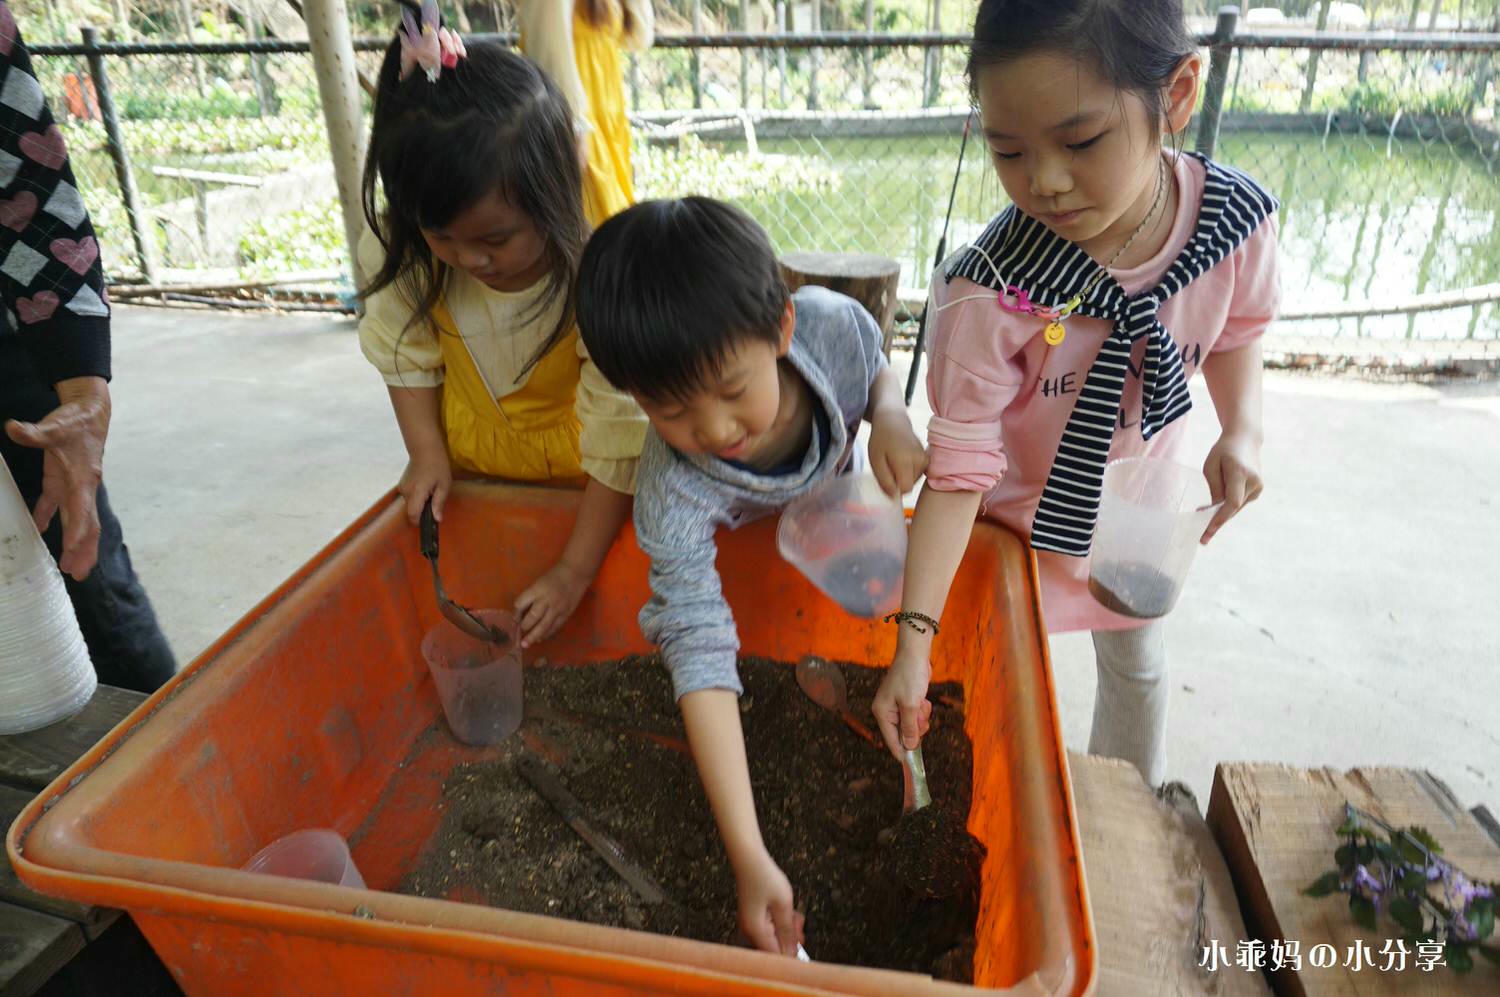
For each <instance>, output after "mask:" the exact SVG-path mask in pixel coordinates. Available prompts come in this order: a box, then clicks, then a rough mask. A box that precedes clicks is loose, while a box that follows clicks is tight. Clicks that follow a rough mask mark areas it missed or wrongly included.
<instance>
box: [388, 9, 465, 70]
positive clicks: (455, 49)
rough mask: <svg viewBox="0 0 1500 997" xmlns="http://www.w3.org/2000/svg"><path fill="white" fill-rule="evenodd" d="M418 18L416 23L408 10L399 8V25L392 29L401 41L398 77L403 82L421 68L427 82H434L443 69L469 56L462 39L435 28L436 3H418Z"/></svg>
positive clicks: (447, 31)
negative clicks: (420, 8) (399, 72)
mask: <svg viewBox="0 0 1500 997" xmlns="http://www.w3.org/2000/svg"><path fill="white" fill-rule="evenodd" d="M421 17H422V19H421V22H420V23H419V22H418V21H417V19H416V18H414V17H412V15H411V8H409V7H405V6H403V7H402V10H401V26H400V27H399V28H397V29H396V37H397V38H399V39H400V41H401V76H400V78H401V79H403V80H404V79H406V78H407V77H408V76H409V75H411V71H412V70H413V69H415V68H416V67H418V66H421V67H422V72H423V73H425V74H426V75H427V82H429V83H436V82H437V80H438V76H439V75H440V74H441V73H442V71H443V70H444V69H452V68H453V67H454V66H456V65H458V60H460V59H462V58H464V57H465V56H467V55H468V54H469V53H468V52H467V51H466V50H465V49H464V43H463V39H462V38H460V37H458V35H456V34H454V33H453V32H451V31H449V30H448V29H447V28H444V27H440V26H439V24H438V7H437V0H422V15H421Z"/></svg>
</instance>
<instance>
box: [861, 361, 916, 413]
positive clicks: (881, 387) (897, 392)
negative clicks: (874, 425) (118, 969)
mask: <svg viewBox="0 0 1500 997" xmlns="http://www.w3.org/2000/svg"><path fill="white" fill-rule="evenodd" d="M882 415H899V416H901V417H903V418H910V416H908V414H907V411H906V398H905V396H903V395H902V393H901V382H900V381H899V380H897V378H896V372H895V371H893V370H891V368H890V367H885V368H884V369H882V370H881V372H880V373H879V374H876V375H875V380H874V381H873V382H871V384H870V402H869V404H868V405H866V406H865V421H866V422H874V421H875V419H876V418H877V417H878V416H882Z"/></svg>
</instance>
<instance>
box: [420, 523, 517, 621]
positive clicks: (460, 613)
mask: <svg viewBox="0 0 1500 997" xmlns="http://www.w3.org/2000/svg"><path fill="white" fill-rule="evenodd" d="M420 534H421V544H422V556H423V557H425V558H427V560H428V561H430V562H431V563H432V587H433V588H434V589H436V590H437V604H438V612H440V613H442V614H443V618H444V619H445V620H447V621H448V622H449V623H451V624H453V625H454V626H455V627H458V629H460V630H462V631H463V632H464V633H466V634H468V635H469V636H470V637H474V638H477V639H479V640H486V641H489V642H490V643H491V644H494V645H496V646H497V647H504V646H506V645H507V644H509V643H510V635H509V634H507V633H506V632H505V631H504V630H501V629H500V628H499V627H494V626H490V625H489V624H488V623H486V622H484V621H483V620H481V619H480V618H479V617H477V616H475V615H474V613H473V612H471V611H470V610H468V609H465V608H464V607H463V606H460V605H459V604H458V603H456V602H454V601H453V600H452V599H450V598H448V593H447V592H445V591H444V590H443V579H442V578H441V577H440V576H439V575H438V526H437V519H435V518H434V517H433V515H432V499H428V500H427V504H426V505H424V506H423V507H422V522H421V529H420Z"/></svg>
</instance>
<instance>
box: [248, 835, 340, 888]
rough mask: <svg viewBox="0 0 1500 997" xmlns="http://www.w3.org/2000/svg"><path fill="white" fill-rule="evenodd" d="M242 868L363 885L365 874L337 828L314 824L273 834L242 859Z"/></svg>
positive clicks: (266, 873) (274, 874) (337, 884)
mask: <svg viewBox="0 0 1500 997" xmlns="http://www.w3.org/2000/svg"><path fill="white" fill-rule="evenodd" d="M243 868H244V869H245V871H246V872H258V873H260V874H261V875H263V876H288V877H290V878H292V879H313V880H317V881H318V882H320V883H333V884H334V885H336V886H352V887H354V888H355V889H356V890H362V889H364V888H365V878H364V877H363V876H361V875H360V874H359V869H358V868H357V867H356V866H355V865H354V856H352V855H350V854H349V844H348V842H346V841H345V840H344V836H343V835H342V834H339V833H338V832H337V831H329V830H325V829H322V828H315V829H310V830H306V831H293V832H292V833H291V834H288V835H286V836H285V837H282V838H277V839H276V840H275V841H273V842H271V843H270V844H269V845H267V846H266V847H264V848H262V849H261V850H260V851H258V852H256V853H255V855H254V856H253V857H252V858H251V859H250V861H249V862H246V863H245V865H244V866H243Z"/></svg>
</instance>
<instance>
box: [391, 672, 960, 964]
mask: <svg viewBox="0 0 1500 997" xmlns="http://www.w3.org/2000/svg"><path fill="white" fill-rule="evenodd" d="M844 674H845V677H846V679H847V681H848V686H849V699H850V705H851V708H852V710H853V712H854V713H855V714H856V715H860V716H865V715H868V712H869V703H870V698H871V697H872V696H873V695H874V693H875V689H876V687H877V685H878V683H879V679H880V673H879V672H878V671H876V670H874V669H867V668H859V667H855V666H849V665H846V666H844ZM740 676H741V679H742V681H743V682H744V685H745V694H744V696H743V697H742V699H741V701H740V709H741V716H742V721H743V724H744V728H745V740H746V747H747V751H748V755H749V759H750V774H751V779H752V782H753V785H754V788H755V803H756V809H757V812H758V814H759V817H760V824H761V831H762V834H763V835H764V837H765V840H766V846H767V848H768V849H769V850H770V852H771V855H772V857H773V858H775V859H776V861H777V863H779V864H780V865H781V868H782V869H783V871H785V872H786V874H787V876H788V878H789V879H790V880H791V882H792V888H793V889H794V890H795V891H796V897H797V907H798V909H799V910H801V911H802V912H803V913H804V914H805V915H806V917H807V924H806V946H807V950H808V952H809V953H810V954H811V955H812V957H813V958H814V959H817V960H820V961H827V962H839V963H848V964H853V965H861V966H874V967H882V968H888V969H900V970H909V971H915V972H920V973H932V974H934V975H939V976H942V977H944V978H947V979H957V980H967V979H968V978H969V977H970V975H971V974H972V966H973V942H974V939H973V935H974V924H975V919H976V916H977V912H978V893H979V890H978V867H979V862H980V860H981V859H982V856H983V846H981V845H980V844H979V843H978V842H977V841H974V840H973V839H972V838H970V837H969V836H968V834H967V833H966V832H965V831H964V829H963V828H964V821H965V818H966V816H967V814H968V812H969V805H970V781H971V769H972V758H971V747H970V744H969V740H968V738H967V737H966V736H965V735H964V733H963V717H962V714H961V713H960V712H959V710H957V709H954V708H953V706H950V705H948V704H949V703H952V704H958V703H959V697H960V696H961V692H960V691H959V689H958V687H957V686H934V687H933V690H932V698H933V700H934V705H933V710H932V728H931V731H930V732H929V734H928V735H927V737H926V738H925V739H924V740H923V743H922V747H923V754H924V756H925V761H926V764H927V774H928V780H929V785H930V786H931V789H932V796H933V804H932V806H930V807H927V808H924V809H923V810H921V811H918V812H917V813H916V814H914V815H910V816H907V817H904V818H903V817H902V816H901V766H900V765H899V764H898V763H897V762H896V761H895V760H894V759H893V758H891V756H890V754H889V753H888V752H887V751H886V750H885V749H884V748H879V749H877V748H874V747H872V746H871V745H870V744H869V743H868V742H866V741H864V740H863V739H861V738H860V737H858V736H857V735H855V734H854V733H853V732H852V731H851V730H850V729H849V728H848V727H846V726H845V725H844V723H843V722H842V721H841V720H840V719H839V717H838V715H837V714H835V713H832V712H829V711H827V710H824V709H822V708H820V707H818V706H816V705H815V704H813V703H812V702H811V701H810V700H808V699H807V698H806V697H805V696H804V695H803V694H802V692H801V690H800V689H799V688H798V687H797V683H796V681H795V679H794V676H793V669H792V668H790V667H788V666H786V665H779V664H774V663H771V662H766V661H758V660H754V659H747V660H744V661H741V662H740ZM939 695H942V697H943V699H945V700H946V701H947V702H939V701H938V697H939ZM526 715H527V720H526V723H525V725H524V726H523V728H522V730H521V732H520V733H519V734H517V735H515V736H513V737H511V738H510V739H509V740H507V742H506V743H505V746H504V749H503V750H504V753H503V754H502V756H501V757H500V758H499V759H498V760H496V761H493V762H485V763H481V764H473V765H465V766H461V767H459V768H457V769H455V770H454V772H453V773H452V775H451V776H450V777H449V778H448V781H447V783H446V784H445V786H444V798H445V805H446V812H445V814H444V817H443V822H442V826H441V827H440V829H439V831H438V833H437V835H436V837H435V839H434V841H433V842H432V843H431V844H430V845H429V847H428V848H427V850H426V851H425V852H424V853H423V856H422V858H421V861H420V863H419V865H418V867H417V868H416V870H415V871H413V872H412V874H411V875H410V876H409V877H408V878H407V880H406V882H405V883H403V884H402V886H401V890H402V891H403V892H406V893H412V894H416V895H418V896H430V897H448V898H452V899H458V900H464V901H468V902H474V903H485V904H490V905H492V906H496V907H505V908H509V909H512V910H521V911H530V912H533V913H539V914H550V915H554V916H558V917H566V918H572V919H575V920H581V921H589V922H593V923H596V924H608V925H615V926H619V927H627V928H639V929H644V930H648V931H654V932H657V933H660V934H665V935H678V936H682V937H687V938H696V939H700V940H703V941H710V942H726V943H727V942H733V941H735V939H736V936H737V924H736V918H735V889H734V877H733V875H732V873H731V872H730V869H729V864H728V861H727V859H726V858H725V856H724V850H723V848H722V846H721V845H720V842H719V836H718V831H717V828H716V826H715V824H714V820H713V815H712V813H711V812H710V811H709V808H708V802H707V800H706V798H705V797H704V795H703V790H702V787H701V786H700V784H699V782H698V778H697V771H696V769H695V768H694V767H693V762H692V759H691V758H690V757H689V756H688V755H686V754H685V753H683V752H682V751H680V750H674V744H675V746H676V747H677V748H682V747H685V745H682V744H681V743H680V739H682V738H684V734H683V730H682V721H681V717H680V715H679V714H678V712H677V708H676V704H675V703H674V702H673V701H672V696H671V688H670V685H669V682H668V677H667V673H666V669H665V668H664V667H663V666H662V665H661V663H660V662H659V661H658V660H656V659H655V658H630V659H626V660H625V661H622V662H619V663H612V664H608V665H599V666H586V667H566V668H552V667H540V668H528V669H527V671H526ZM580 715H583V716H580ZM653 737H654V738H655V739H654V740H653ZM527 753H530V754H533V755H536V756H539V757H542V758H544V759H546V763H547V766H548V768H550V769H551V770H552V771H553V772H554V773H556V774H557V775H558V776H559V777H560V779H561V781H562V782H563V783H564V784H565V785H566V787H567V788H568V789H569V790H570V791H571V792H572V794H573V795H574V796H576V797H578V799H579V800H580V801H581V802H582V804H583V807H584V809H585V811H586V813H587V816H588V819H589V821H590V822H591V823H592V824H593V825H594V827H595V828H597V829H598V830H600V831H602V832H604V833H605V834H607V835H609V836H610V837H612V838H614V839H615V840H616V841H617V842H618V843H619V844H620V846H621V847H622V849H623V851H624V853H625V855H626V856H627V857H629V858H630V859H631V860H633V861H634V862H635V863H637V864H638V865H639V866H641V867H642V868H643V869H644V870H645V871H646V872H647V873H648V874H649V875H650V876H651V877H652V878H654V879H655V880H656V882H657V883H658V884H659V885H660V886H661V888H662V890H663V891H664V892H665V893H666V895H667V898H668V899H667V900H666V901H665V902H664V903H660V904H655V905H648V904H646V903H643V902H642V901H641V900H640V899H639V898H638V897H637V895H636V894H635V893H634V892H633V891H632V890H631V888H630V887H628V886H627V885H626V884H625V883H624V881H623V880H621V879H620V877H619V876H617V875H616V874H615V873H614V871H613V870H611V869H610V868H609V866H608V865H606V864H605V863H604V861H603V860H602V859H601V858H600V857H599V856H598V854H597V853H595V852H594V851H593V850H592V849H590V848H589V846H588V845H586V844H584V842H583V841H582V840H581V839H580V838H579V837H578V836H577V835H576V834H575V833H574V832H573V831H572V830H571V829H570V828H569V827H568V826H567V825H566V824H565V823H564V822H563V820H562V819H561V818H560V817H559V816H558V815H557V812H556V811H554V810H553V809H552V808H551V807H550V806H549V805H548V804H547V803H545V802H544V801H543V800H542V799H541V798H540V797H539V796H538V795H537V793H536V791H535V790H533V789H532V788H531V786H530V785H529V784H528V783H527V782H526V781H525V780H524V779H522V777H521V776H520V774H519V773H518V772H517V769H516V760H517V759H518V758H519V757H522V756H524V755H525V754H527Z"/></svg>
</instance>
